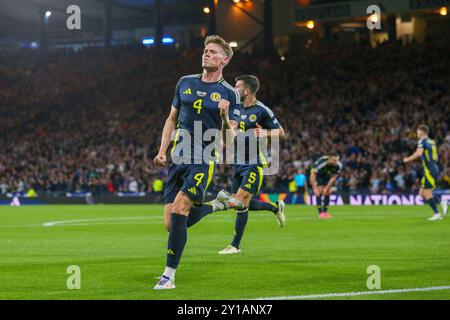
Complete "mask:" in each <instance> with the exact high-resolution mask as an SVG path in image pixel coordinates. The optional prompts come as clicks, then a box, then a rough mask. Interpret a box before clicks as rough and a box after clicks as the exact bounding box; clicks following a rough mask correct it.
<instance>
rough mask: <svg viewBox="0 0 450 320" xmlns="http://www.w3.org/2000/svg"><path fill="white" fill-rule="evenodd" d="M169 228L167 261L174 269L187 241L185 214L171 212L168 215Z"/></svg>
mask: <svg viewBox="0 0 450 320" xmlns="http://www.w3.org/2000/svg"><path fill="white" fill-rule="evenodd" d="M170 222H171V228H170V233H169V241H168V242H167V263H166V265H167V266H168V267H170V268H173V269H176V268H177V267H178V264H179V263H180V259H181V255H182V254H183V250H184V246H185V245H186V241H187V216H183V215H181V214H178V213H174V212H172V216H171V217H170Z"/></svg>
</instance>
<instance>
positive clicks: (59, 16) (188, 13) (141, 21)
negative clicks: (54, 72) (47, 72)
mask: <svg viewBox="0 0 450 320" xmlns="http://www.w3.org/2000/svg"><path fill="white" fill-rule="evenodd" d="M108 1H111V2H112V4H113V6H112V20H113V29H132V28H142V27H153V24H154V4H155V0H76V1H73V0H2V1H0V39H5V38H24V39H29V38H35V37H39V32H40V20H39V12H41V11H42V10H43V11H44V12H45V11H47V10H48V11H51V12H52V15H51V17H50V18H49V21H48V26H49V27H48V32H49V34H50V35H52V34H53V35H58V34H63V33H64V32H66V31H67V30H66V22H65V21H66V18H67V14H66V9H67V7H68V6H69V5H72V4H77V5H78V6H79V7H80V9H81V20H82V29H83V30H85V31H89V32H98V33H99V34H101V32H102V30H103V23H104V19H103V17H104V13H105V3H106V2H108ZM163 3H164V8H163V20H164V23H165V24H166V25H170V24H175V23H176V24H189V23H202V22H205V21H206V18H205V15H204V14H203V12H202V8H203V6H204V5H205V4H207V1H206V0H163Z"/></svg>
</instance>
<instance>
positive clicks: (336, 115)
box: [0, 43, 450, 195]
mask: <svg viewBox="0 0 450 320" xmlns="http://www.w3.org/2000/svg"><path fill="white" fill-rule="evenodd" d="M449 51H450V44H448V43H447V44H446V43H444V44H442V43H441V44H438V43H426V44H414V45H409V46H407V47H402V46H400V45H398V44H383V45H379V46H378V47H377V48H375V49H373V48H369V47H354V48H349V47H347V48H345V49H340V48H339V49H338V48H335V49H334V50H331V51H328V52H319V51H309V50H306V51H305V52H302V53H299V54H287V55H286V59H285V60H284V61H281V60H279V59H278V58H277V59H275V58H273V59H268V58H264V57H259V56H255V55H247V54H244V53H238V54H236V55H235V57H234V58H233V60H232V61H231V63H230V65H229V66H228V67H227V68H226V69H225V78H226V79H227V80H228V82H230V83H231V84H234V81H233V79H234V77H235V76H237V75H238V74H242V73H251V74H255V75H257V76H258V77H259V78H260V80H261V84H262V85H261V89H260V92H259V95H258V97H259V99H260V100H261V101H263V102H264V103H265V104H266V105H268V106H270V107H271V108H272V110H273V111H274V112H275V114H276V116H277V118H278V119H279V121H280V123H281V124H282V125H283V127H284V128H285V131H286V133H287V134H286V137H285V138H284V139H283V140H282V142H281V152H280V153H281V156H280V164H281V170H280V171H279V173H278V174H277V175H273V176H268V177H266V179H265V183H264V185H263V188H262V190H263V191H264V192H278V191H289V183H290V182H291V181H292V180H293V178H294V176H295V175H296V174H297V172H299V170H306V171H307V170H308V169H309V167H310V165H311V163H312V161H314V160H315V159H317V158H318V157H320V156H321V155H323V154H327V153H328V152H330V151H332V150H334V151H337V152H338V153H339V154H340V155H341V158H342V159H341V161H342V163H343V164H344V170H343V173H342V174H341V176H340V177H339V179H338V183H337V188H338V189H339V191H340V192H372V193H392V192H410V191H416V190H417V189H418V187H419V186H420V184H419V179H420V177H421V169H420V162H418V161H417V162H415V163H414V164H408V165H404V164H402V162H401V159H402V157H403V156H405V155H407V154H410V153H411V152H413V151H414V150H415V147H416V145H417V139H416V136H415V128H416V127H417V126H418V125H419V124H422V123H424V124H428V125H429V126H430V128H431V130H432V134H431V137H432V138H434V139H435V140H436V142H437V145H438V152H439V157H440V160H439V163H440V165H441V176H440V178H439V181H438V185H439V187H441V188H450V167H449V163H450V79H449V77H450V76H449V75H450V55H449V54H448V52H449ZM200 56H201V51H196V50H193V51H183V50H176V49H174V48H164V49H162V50H161V51H157V50H155V49H148V48H143V47H140V46H124V47H111V48H88V49H83V50H81V51H79V52H72V51H68V50H56V51H51V52H49V53H46V54H43V53H40V52H39V51H36V50H20V51H14V52H11V51H3V52H2V51H0V61H1V63H0V147H1V152H0V195H2V194H5V193H8V192H26V191H27V190H29V189H30V188H32V189H34V190H35V191H36V192H37V193H38V194H45V193H51V194H57V193H62V194H64V193H66V192H86V191H89V192H92V193H94V194H106V193H115V192H152V191H154V190H153V181H155V180H159V179H162V180H163V181H164V179H165V178H166V177H167V170H168V168H164V169H160V168H157V167H155V166H154V165H153V157H154V156H155V155H156V153H157V151H158V146H159V142H160V137H161V131H162V126H163V124H164V120H165V118H166V116H167V115H168V112H169V108H170V104H171V102H172V98H173V94H174V88H175V85H176V83H177V81H178V79H179V77H180V76H182V75H186V74H192V73H199V72H200V71H201V68H200V62H201V59H200ZM217 173H218V174H217V175H216V176H215V178H214V181H213V189H212V190H211V191H213V192H214V191H217V190H220V189H222V188H228V187H229V183H230V180H231V178H230V175H231V170H230V167H229V166H224V165H221V166H219V168H218V170H217ZM291 191H292V190H291Z"/></svg>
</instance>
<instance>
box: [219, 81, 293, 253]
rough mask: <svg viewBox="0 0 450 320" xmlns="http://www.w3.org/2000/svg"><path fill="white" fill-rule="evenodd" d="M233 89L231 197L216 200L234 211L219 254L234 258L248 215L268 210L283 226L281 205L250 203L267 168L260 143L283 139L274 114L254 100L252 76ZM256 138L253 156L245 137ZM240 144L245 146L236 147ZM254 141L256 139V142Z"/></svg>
mask: <svg viewBox="0 0 450 320" xmlns="http://www.w3.org/2000/svg"><path fill="white" fill-rule="evenodd" d="M235 80H236V85H235V89H236V90H237V91H238V93H239V95H240V96H241V100H242V104H241V105H239V107H238V108H236V109H235V110H234V112H233V118H230V120H231V121H230V122H231V124H232V126H233V128H234V129H235V131H236V141H235V159H234V164H233V178H232V186H231V193H232V194H229V193H227V192H225V191H221V192H219V194H218V196H217V198H216V200H219V201H222V202H223V203H224V204H225V206H226V207H227V208H229V207H230V206H235V207H236V209H237V210H236V222H235V234H234V237H233V240H232V242H231V244H230V245H229V246H227V247H226V248H225V249H223V250H221V251H220V252H219V254H234V253H239V252H240V242H241V240H242V236H243V234H244V230H245V227H246V224H247V220H248V211H249V210H251V211H256V210H268V211H271V212H273V213H274V214H275V215H276V217H277V219H278V223H279V224H280V226H281V227H283V226H284V224H285V217H284V207H285V204H284V202H283V201H280V202H279V203H270V202H261V201H258V200H256V199H252V198H253V196H254V195H256V194H258V193H259V191H260V189H261V185H262V183H263V179H264V175H263V168H265V167H267V166H268V163H267V154H266V152H265V148H262V147H261V143H266V142H267V139H269V138H272V137H276V138H278V137H282V136H283V135H284V131H283V128H282V127H281V126H280V124H279V123H278V120H277V119H276V117H275V115H274V113H273V112H272V110H270V109H269V108H268V107H267V106H265V105H264V104H263V103H262V102H260V101H258V100H257V99H256V93H257V92H258V89H259V80H258V78H257V77H255V76H252V75H242V76H239V77H237V78H236V79H235ZM249 133H250V134H254V135H255V136H256V137H257V138H259V139H258V140H259V141H258V143H257V145H256V148H254V151H255V152H252V148H251V147H250V145H249V143H250V142H251V141H250V138H249V137H248V134H249ZM239 139H241V140H240V141H242V142H244V143H242V144H239V142H238V141H239ZM255 140H256V139H255Z"/></svg>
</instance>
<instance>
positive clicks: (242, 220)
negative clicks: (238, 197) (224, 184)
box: [231, 208, 248, 248]
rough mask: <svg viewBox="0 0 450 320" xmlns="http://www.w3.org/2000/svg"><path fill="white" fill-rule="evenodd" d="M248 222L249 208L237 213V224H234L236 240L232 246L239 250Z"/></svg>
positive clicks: (234, 239)
mask: <svg viewBox="0 0 450 320" xmlns="http://www.w3.org/2000/svg"><path fill="white" fill-rule="evenodd" d="M247 220H248V208H245V209H244V210H242V211H236V223H235V224H234V238H233V242H231V245H232V246H233V247H235V248H239V245H240V243H241V240H242V236H243V235H244V230H245V226H246V225H247Z"/></svg>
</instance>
